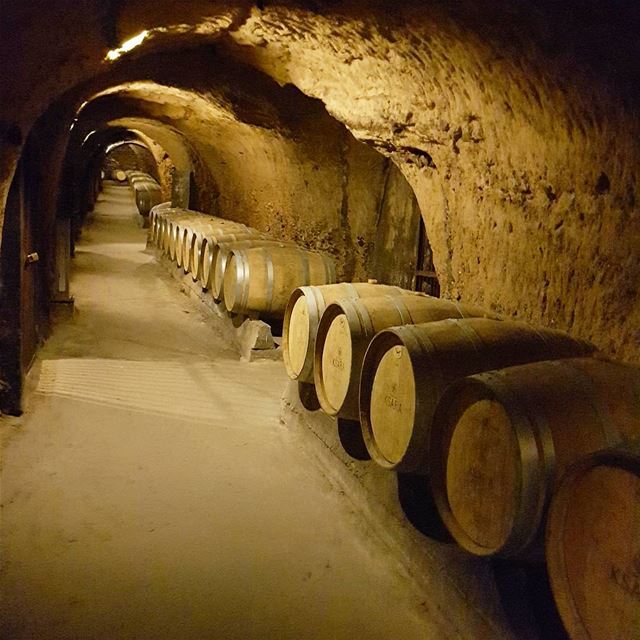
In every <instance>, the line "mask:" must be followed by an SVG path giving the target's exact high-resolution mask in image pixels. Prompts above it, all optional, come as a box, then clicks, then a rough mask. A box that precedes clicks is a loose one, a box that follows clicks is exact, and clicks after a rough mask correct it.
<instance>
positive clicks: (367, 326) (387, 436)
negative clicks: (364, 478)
mask: <svg viewBox="0 0 640 640" xmlns="http://www.w3.org/2000/svg"><path fill="white" fill-rule="evenodd" d="M283 355H284V361H285V366H286V369H287V373H288V375H289V377H290V378H292V379H294V380H297V381H298V382H300V383H302V385H303V386H305V385H306V386H310V385H313V386H314V387H315V393H316V395H317V399H318V402H319V405H320V407H321V408H322V409H323V410H324V411H325V412H326V413H327V414H329V415H332V416H336V417H338V418H339V423H342V428H344V425H345V424H346V425H350V427H349V428H351V429H357V430H358V432H359V435H361V438H362V440H363V441H364V446H366V450H367V451H368V454H369V456H370V457H371V459H373V460H374V461H375V462H376V463H377V464H379V465H380V466H382V467H384V468H386V469H394V470H397V471H403V472H410V473H413V474H422V475H423V476H424V483H425V486H426V487H428V490H429V491H431V492H432V495H433V499H434V501H435V504H436V506H437V509H438V512H439V514H440V516H441V518H442V520H443V522H444V524H445V526H446V528H447V529H448V531H449V532H450V534H451V536H452V539H453V540H454V541H455V542H457V543H458V545H459V546H460V547H461V548H463V549H464V550H466V551H467V552H469V553H472V554H475V555H478V556H485V557H486V556H502V557H516V558H520V559H527V560H531V559H535V558H537V557H539V556H542V553H543V552H544V551H545V545H544V544H543V542H544V536H545V531H546V559H547V567H548V571H549V576H550V580H551V585H552V589H553V592H554V596H555V599H556V603H557V606H558V609H559V611H560V613H561V615H562V618H563V621H564V623H565V626H566V628H567V630H568V631H569V632H570V634H571V636H572V637H573V638H590V639H602V640H604V639H608V638H624V639H628V640H630V639H631V638H634V639H636V640H638V638H639V637H640V457H639V454H640V445H639V444H638V438H639V437H640V368H638V367H634V366H630V365H626V364H622V363H618V362H612V361H609V360H605V359H603V358H602V357H600V355H599V354H597V353H596V352H595V348H594V347H593V345H591V344H590V343H588V342H586V341H583V340H578V339H575V338H572V337H570V336H569V335H568V334H566V333H563V332H561V331H557V330H552V329H546V328H537V327H533V326H531V325H528V324H526V323H523V322H516V321H511V320H506V319H501V318H499V317H498V316H496V315H494V314H491V313H488V312H486V311H484V310H482V309H478V308H474V307H469V306H466V305H460V304H457V303H455V302H452V301H446V300H441V299H436V298H431V297H429V296H425V295H422V294H416V293H413V292H409V291H405V290H402V289H399V288H397V287H390V286H386V285H372V284H368V283H341V284H332V285H328V286H312V287H300V288H298V289H296V290H295V291H294V292H293V294H292V296H291V299H290V301H289V303H288V306H287V308H286V312H285V321H284V335H283ZM299 386H300V385H299ZM550 505H551V506H550Z"/></svg>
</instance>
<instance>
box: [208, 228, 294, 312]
mask: <svg viewBox="0 0 640 640" xmlns="http://www.w3.org/2000/svg"><path fill="white" fill-rule="evenodd" d="M258 246H281V247H298V246H299V245H297V244H296V243H295V242H293V241H288V240H277V239H275V238H271V237H269V236H267V235H266V234H262V233H259V235H255V234H251V235H249V236H247V237H246V238H241V237H239V238H237V239H235V240H230V241H225V242H218V243H216V244H215V245H214V246H213V249H212V251H211V257H210V273H209V278H208V280H209V288H210V291H211V295H212V296H213V299H214V300H215V301H216V302H222V300H223V298H224V291H223V285H224V272H225V269H226V265H227V262H228V259H229V257H230V255H231V252H232V251H233V250H234V249H248V248H250V247H258ZM300 248H302V247H300ZM201 259H202V260H204V257H202V258H201ZM202 275H203V278H204V273H203V274H202Z"/></svg>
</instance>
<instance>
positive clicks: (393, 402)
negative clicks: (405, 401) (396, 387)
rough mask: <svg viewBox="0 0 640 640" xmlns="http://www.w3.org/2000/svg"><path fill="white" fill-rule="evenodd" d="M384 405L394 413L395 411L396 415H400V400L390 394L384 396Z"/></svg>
mask: <svg viewBox="0 0 640 640" xmlns="http://www.w3.org/2000/svg"><path fill="white" fill-rule="evenodd" d="M384 403H385V404H386V405H387V407H389V408H390V409H393V410H394V411H397V412H398V413H402V402H400V400H398V399H397V398H395V397H394V396H392V395H390V394H387V395H386V396H385V398H384Z"/></svg>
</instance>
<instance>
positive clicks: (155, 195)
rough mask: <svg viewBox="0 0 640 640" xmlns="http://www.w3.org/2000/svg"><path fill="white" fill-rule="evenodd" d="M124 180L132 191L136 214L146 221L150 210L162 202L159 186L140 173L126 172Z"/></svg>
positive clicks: (153, 180) (146, 175)
mask: <svg viewBox="0 0 640 640" xmlns="http://www.w3.org/2000/svg"><path fill="white" fill-rule="evenodd" d="M126 178H127V182H128V183H129V186H130V187H131V189H132V190H133V193H134V196H135V199H136V206H137V207H138V213H140V215H141V216H142V217H143V218H145V219H147V218H148V216H149V214H150V212H151V209H153V207H155V206H156V205H158V204H160V202H161V201H162V190H161V189H160V185H159V184H158V183H157V182H156V180H155V179H154V178H152V177H151V176H150V175H149V174H148V173H144V172H142V171H127V172H126ZM145 226H147V225H145Z"/></svg>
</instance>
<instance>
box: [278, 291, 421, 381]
mask: <svg viewBox="0 0 640 640" xmlns="http://www.w3.org/2000/svg"><path fill="white" fill-rule="evenodd" d="M358 285H367V286H369V287H380V290H379V293H377V294H376V295H403V294H410V293H412V292H410V291H407V290H406V289H402V287H396V286H393V285H384V284H377V283H375V284H374V283H371V282H339V283H335V284H330V285H316V286H304V287H298V288H297V289H295V290H294V291H293V293H292V294H291V297H290V298H289V302H288V303H287V307H286V309H285V315H284V323H283V325H282V329H283V334H282V355H283V361H284V365H285V369H286V371H287V375H288V376H289V378H290V379H291V380H298V381H299V382H307V383H309V384H315V382H314V376H313V370H314V351H315V343H316V335H317V331H318V325H319V324H320V318H321V317H322V314H323V313H324V312H325V310H326V308H327V305H329V304H331V303H332V302H336V301H337V300H341V299H351V300H355V299H359V298H366V297H373V294H372V295H367V294H364V295H363V293H364V292H363V291H360V290H359V286H358ZM336 286H344V287H345V289H346V291H345V292H344V295H336V294H333V295H327V296H325V292H327V287H336ZM301 297H304V298H305V300H306V301H307V310H308V313H309V323H310V325H311V330H310V332H309V342H308V344H307V356H306V358H305V363H304V366H303V368H302V370H301V371H300V373H296V372H295V371H294V370H293V367H292V366H291V363H290V360H289V343H288V334H289V323H290V321H291V313H292V311H293V308H294V306H295V304H296V302H297V301H298V299H299V298H301Z"/></svg>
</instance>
